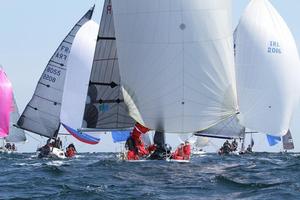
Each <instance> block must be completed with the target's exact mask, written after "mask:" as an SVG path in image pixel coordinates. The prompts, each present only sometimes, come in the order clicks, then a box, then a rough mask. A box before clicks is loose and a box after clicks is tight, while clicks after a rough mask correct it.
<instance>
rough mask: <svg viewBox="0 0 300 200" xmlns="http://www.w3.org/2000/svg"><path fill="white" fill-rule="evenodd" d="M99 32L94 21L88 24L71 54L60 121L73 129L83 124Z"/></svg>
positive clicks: (80, 33)
mask: <svg viewBox="0 0 300 200" xmlns="http://www.w3.org/2000/svg"><path fill="white" fill-rule="evenodd" d="M98 30H99V25H98V24H97V23H95V22H94V21H92V20H90V21H88V22H86V23H85V24H84V25H83V26H82V27H81V28H80V30H79V31H78V33H77V34H76V37H75V39H74V42H73V45H72V49H71V52H70V56H69V61H68V70H67V71H66V78H65V79H66V80H65V85H64V92H63V98H62V106H61V114H60V120H61V122H62V123H64V124H67V125H68V126H70V127H73V128H80V127H81V124H82V117H83V114H84V106H85V100H86V94H87V90H88V82H89V78H90V74H91V69H92V63H93V58H94V53H95V47H96V38H97V35H98Z"/></svg>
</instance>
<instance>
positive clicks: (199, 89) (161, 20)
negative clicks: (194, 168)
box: [113, 0, 237, 133]
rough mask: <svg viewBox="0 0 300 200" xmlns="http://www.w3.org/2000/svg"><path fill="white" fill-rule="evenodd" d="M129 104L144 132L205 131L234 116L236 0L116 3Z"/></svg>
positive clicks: (121, 0)
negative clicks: (233, 22) (233, 3)
mask: <svg viewBox="0 0 300 200" xmlns="http://www.w3.org/2000/svg"><path fill="white" fill-rule="evenodd" d="M113 9H114V20H115V29H116V38H117V49H118V55H119V63H120V74H121V81H122V85H123V94H124V101H125V103H126V104H127V106H128V109H129V113H130V115H131V116H132V117H133V118H134V119H135V120H136V121H138V122H139V123H141V124H143V125H144V126H146V127H148V128H151V129H154V130H159V131H164V132H172V133H191V132H195V131H199V130H203V129H206V128H208V127H210V126H212V125H214V124H217V123H218V122H220V121H222V120H224V119H226V118H228V117H230V116H232V115H234V114H235V113H236V110H237V103H236V87H235V82H236V80H235V71H234V70H235V69H234V55H233V39H232V31H231V27H232V26H231V18H232V17H231V0H222V1H219V0H176V1H174V0H165V1H160V0H151V1H148V0H114V1H113Z"/></svg>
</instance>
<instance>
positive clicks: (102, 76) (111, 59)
mask: <svg viewBox="0 0 300 200" xmlns="http://www.w3.org/2000/svg"><path fill="white" fill-rule="evenodd" d="M133 126H134V121H133V119H132V118H131V117H130V116H129V115H128V109H127V106H126V105H125V103H124V98H123V94H122V91H121V84H120V73H119V61H118V56H117V48H116V37H115V27H114V19H113V9H112V5H111V0H105V2H104V6H103V12H102V18H101V22H100V28H99V33H98V37H97V45H96V51H95V55H94V61H93V66H92V72H91V76H90V81H89V90H88V94H87V100H86V106H85V114H84V119H83V123H82V127H83V128H92V129H97V130H100V129H101V130H103V129H104V130H118V129H125V128H131V127H133Z"/></svg>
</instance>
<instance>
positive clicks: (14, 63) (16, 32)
mask: <svg viewBox="0 0 300 200" xmlns="http://www.w3.org/2000/svg"><path fill="white" fill-rule="evenodd" d="M220 1H222V0H220ZM248 2H249V1H248V0H233V5H234V6H233V14H234V15H233V20H234V21H233V24H234V27H235V26H236V24H237V23H238V20H239V17H240V15H241V14H242V12H243V10H244V9H245V7H246V5H247V3H248ZM271 2H272V3H273V5H274V6H275V7H276V8H277V10H278V11H279V13H280V14H281V15H282V16H283V18H284V19H285V20H286V22H287V24H288V25H289V27H290V29H291V31H292V32H293V34H294V36H295V38H296V42H297V44H298V47H299V44H300V26H299V25H300V22H299V19H300V12H299V10H300V1H299V0H271ZM93 4H96V8H95V12H94V16H93V19H94V20H95V21H96V22H97V23H99V22H100V17H101V12H102V5H103V0H76V1H75V0H48V1H41V0H26V1H25V0H0V25H1V26H0V27H1V31H0V64H2V65H3V67H4V69H5V71H6V73H7V75H8V76H9V79H10V80H11V81H12V84H13V87H14V93H15V97H16V101H17V104H18V106H19V110H20V111H21V112H22V111H23V109H24V108H25V106H26V104H27V103H28V101H29V100H30V98H31V96H32V94H33V92H34V89H35V87H36V83H37V82H38V79H39V77H40V75H41V73H42V71H43V70H44V68H45V66H46V64H47V63H48V60H49V59H50V57H51V56H52V54H53V53H54V51H55V49H56V48H57V46H58V45H59V44H60V42H61V41H62V39H63V38H64V37H65V36H66V34H67V33H68V32H69V30H70V29H71V28H72V27H73V25H74V24H75V23H76V22H77V21H78V20H79V19H80V18H81V16H82V15H83V14H84V13H85V12H86V11H87V10H88V9H89V8H90V7H91V6H93ZM234 27H233V29H234ZM299 78H300V77H299ZM299 121H300V108H299V109H298V110H297V112H296V115H295V118H294V121H293V123H292V127H291V130H292V134H293V137H294V139H295V145H296V151H300V124H299ZM31 135H32V136H33V137H35V138H36V139H38V140H39V141H43V140H42V139H41V137H39V136H37V135H34V134H31ZM27 137H28V136H27ZM101 138H102V142H101V143H100V144H99V145H96V146H88V145H83V144H80V143H76V145H77V146H78V149H79V150H80V151H111V150H116V149H118V148H119V146H118V145H117V146H116V145H112V143H111V139H110V136H109V135H105V136H102V137H101ZM254 138H255V141H256V144H257V145H256V150H265V151H274V150H275V151H276V150H279V149H280V146H277V147H273V148H270V147H268V146H267V143H266V141H265V136H264V135H257V136H255V137H254ZM63 140H64V139H63ZM70 141H74V140H73V139H70V138H68V142H70ZM176 142H177V140H175V139H173V140H172V143H176ZM212 142H213V143H214V144H215V145H219V144H220V141H215V140H214V141H212ZM40 144H41V142H37V141H36V140H34V139H32V138H31V137H28V142H27V143H26V144H23V145H19V150H20V151H35V150H36V147H37V146H38V145H40ZM215 145H212V147H211V148H210V150H212V151H215V150H216V147H215Z"/></svg>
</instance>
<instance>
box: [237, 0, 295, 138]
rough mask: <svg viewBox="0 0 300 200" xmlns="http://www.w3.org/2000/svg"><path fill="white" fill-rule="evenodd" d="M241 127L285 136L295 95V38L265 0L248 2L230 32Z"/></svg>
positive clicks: (293, 108)
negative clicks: (233, 42) (234, 54)
mask: <svg viewBox="0 0 300 200" xmlns="http://www.w3.org/2000/svg"><path fill="white" fill-rule="evenodd" d="M235 46H236V49H235V51H236V71H237V91H238V102H239V108H240V115H238V116H239V118H240V122H241V124H242V125H244V126H245V127H247V128H250V129H252V130H255V131H258V132H264V133H269V134H273V135H284V134H285V133H286V132H287V131H288V129H289V125H290V121H291V116H292V114H293V111H294V110H295V107H296V106H297V105H298V101H299V95H300V89H299V87H300V82H299V81H300V79H299V75H300V64H299V63H300V62H299V56H298V51H297V47H296V44H295V41H294V38H293V36H292V34H291V32H290V30H289V28H288V27H287V25H286V23H285V22H284V20H283V19H282V17H281V16H280V15H279V14H278V13H277V11H276V10H275V8H274V7H273V6H272V5H271V3H270V2H269V1H267V0H252V1H251V2H250V4H249V6H248V7H247V9H246V11H245V13H244V15H243V16H242V18H241V20H240V23H239V25H238V27H237V30H236V32H235Z"/></svg>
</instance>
